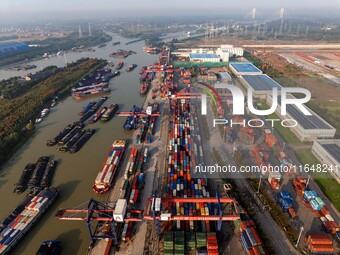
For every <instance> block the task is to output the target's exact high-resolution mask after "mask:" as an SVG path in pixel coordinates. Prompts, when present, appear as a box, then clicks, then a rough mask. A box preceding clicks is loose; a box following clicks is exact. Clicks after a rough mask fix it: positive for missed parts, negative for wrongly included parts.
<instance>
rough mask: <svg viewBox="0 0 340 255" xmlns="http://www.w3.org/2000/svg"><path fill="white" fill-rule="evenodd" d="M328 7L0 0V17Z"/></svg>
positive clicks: (204, 0) (337, 4) (298, 2)
mask: <svg viewBox="0 0 340 255" xmlns="http://www.w3.org/2000/svg"><path fill="white" fill-rule="evenodd" d="M253 7H256V8H258V13H261V12H260V9H261V8H262V9H264V8H280V7H285V8H294V9H295V8H298V9H302V8H310V9H312V8H313V9H317V8H325V7H326V8H329V9H333V10H334V9H335V10H339V12H340V1H339V0H325V1H320V0H281V1H280V0H240V1H235V0H234V1H228V0H0V19H1V20H2V21H5V20H6V19H7V20H11V21H15V20H22V19H46V18H47V19H48V18H50V19H57V18H60V19H62V18H63V17H65V18H67V19H70V18H85V19H86V18H94V17H100V16H102V17H105V18H107V17H108V16H109V15H112V16H113V17H114V16H128V15H129V14H130V16H131V15H138V16H157V15H158V16H159V15H165V14H168V15H175V14H176V13H179V14H188V15H198V14H205V12H207V14H209V15H210V14H212V13H213V12H214V11H216V12H218V14H222V13H223V10H226V12H227V11H228V10H229V11H230V8H237V9H243V10H244V11H246V10H248V9H249V10H251V9H252V8H253Z"/></svg>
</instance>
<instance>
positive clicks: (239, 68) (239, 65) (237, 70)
mask: <svg viewBox="0 0 340 255" xmlns="http://www.w3.org/2000/svg"><path fill="white" fill-rule="evenodd" d="M229 67H230V69H231V71H232V72H233V73H234V74H235V75H236V76H241V75H258V74H262V71H261V70H260V69H258V68H257V67H256V66H254V65H253V64H252V63H249V62H233V63H230V64H229Z"/></svg>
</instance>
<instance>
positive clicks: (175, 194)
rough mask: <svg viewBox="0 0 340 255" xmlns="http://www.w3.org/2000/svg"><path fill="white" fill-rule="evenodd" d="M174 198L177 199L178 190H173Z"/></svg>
mask: <svg viewBox="0 0 340 255" xmlns="http://www.w3.org/2000/svg"><path fill="white" fill-rule="evenodd" d="M172 196H173V197H176V196H177V190H176V189H173V190H172Z"/></svg>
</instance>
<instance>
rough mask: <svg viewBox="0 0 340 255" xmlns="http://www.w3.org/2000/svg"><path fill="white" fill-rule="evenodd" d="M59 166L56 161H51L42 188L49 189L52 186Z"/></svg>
mask: <svg viewBox="0 0 340 255" xmlns="http://www.w3.org/2000/svg"><path fill="white" fill-rule="evenodd" d="M57 164H58V163H57V161H55V160H51V161H50V162H48V164H47V168H46V171H45V173H44V176H43V178H42V181H41V185H40V186H41V187H42V188H49V187H50V186H51V184H52V179H53V176H54V173H55V170H56V168H57Z"/></svg>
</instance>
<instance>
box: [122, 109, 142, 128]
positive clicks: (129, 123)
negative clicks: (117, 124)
mask: <svg viewBox="0 0 340 255" xmlns="http://www.w3.org/2000/svg"><path fill="white" fill-rule="evenodd" d="M138 111H140V109H139V108H138V107H137V106H136V105H134V106H133V108H132V111H131V115H130V116H128V117H127V118H126V121H125V123H124V125H123V128H124V129H125V130H133V129H136V128H137V125H138V121H139V117H138V116H137V115H135V113H136V112H138Z"/></svg>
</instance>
